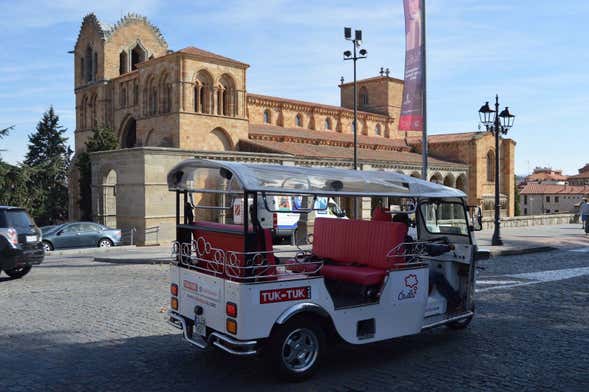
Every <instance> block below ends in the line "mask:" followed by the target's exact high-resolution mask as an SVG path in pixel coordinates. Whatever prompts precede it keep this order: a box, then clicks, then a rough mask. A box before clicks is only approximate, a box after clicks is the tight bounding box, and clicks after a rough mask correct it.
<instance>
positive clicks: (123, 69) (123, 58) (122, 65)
mask: <svg viewBox="0 0 589 392" xmlns="http://www.w3.org/2000/svg"><path fill="white" fill-rule="evenodd" d="M124 73H127V52H125V51H124V50H123V51H122V52H121V54H119V75H122V74H124Z"/></svg>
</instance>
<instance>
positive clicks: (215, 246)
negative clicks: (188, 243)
mask: <svg viewBox="0 0 589 392" xmlns="http://www.w3.org/2000/svg"><path fill="white" fill-rule="evenodd" d="M194 226H195V229H194V230H193V238H194V240H195V241H196V243H197V246H198V247H199V252H200V258H201V259H204V260H210V261H216V260H220V259H221V260H223V258H224V259H226V260H227V268H231V263H230V262H229V258H230V257H231V256H230V252H236V253H237V259H236V261H237V262H236V263H235V264H236V266H237V267H244V266H245V265H246V264H245V256H244V255H243V254H242V253H243V252H244V251H245V238H244V235H243V226H242V225H230V224H222V223H216V222H206V221H199V222H195V223H194ZM250 230H251V227H250ZM205 242H206V243H208V244H210V245H206V248H205ZM207 250H208V251H209V252H207ZM217 250H220V251H222V254H218V252H217ZM272 250H273V247H272V232H271V231H270V229H263V232H262V235H261V236H260V238H259V241H258V244H257V245H256V249H254V250H250V251H253V252H255V251H265V252H272ZM221 255H222V257H221V258H220V256H221ZM257 260H258V259H255V260H254V262H256V261H257ZM261 261H265V264H264V265H263V266H261V267H260V268H254V269H248V270H250V272H252V273H255V274H256V275H260V276H268V275H275V274H276V268H275V267H274V265H275V264H276V258H275V256H274V254H273V253H264V258H263V260H261ZM221 262H222V261H221ZM199 264H200V266H201V267H203V268H205V269H206V270H208V271H211V272H213V271H216V272H217V273H221V271H222V270H223V268H222V266H221V265H218V264H217V263H212V262H211V263H209V262H201V263H199ZM268 266H270V267H268ZM248 270H246V269H244V268H232V269H231V271H230V274H229V275H230V276H227V275H228V274H227V271H226V273H225V274H223V276H224V277H235V276H236V275H237V276H245V275H246V272H247V271H248Z"/></svg>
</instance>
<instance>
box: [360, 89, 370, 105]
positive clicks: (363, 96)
mask: <svg viewBox="0 0 589 392" xmlns="http://www.w3.org/2000/svg"><path fill="white" fill-rule="evenodd" d="M367 105H368V90H367V89H366V87H364V86H362V87H360V106H367Z"/></svg>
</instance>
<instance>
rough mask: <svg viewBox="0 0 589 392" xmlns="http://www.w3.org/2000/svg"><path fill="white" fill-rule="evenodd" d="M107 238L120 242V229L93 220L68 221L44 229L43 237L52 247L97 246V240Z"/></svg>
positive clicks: (115, 242) (115, 243)
mask: <svg viewBox="0 0 589 392" xmlns="http://www.w3.org/2000/svg"><path fill="white" fill-rule="evenodd" d="M102 238H108V239H109V240H110V241H112V243H113V245H115V246H118V245H120V244H121V231H120V230H119V229H110V228H107V227H104V226H102V225H99V224H97V223H93V222H70V223H65V224H62V225H59V226H55V227H52V228H50V229H49V230H47V231H45V232H44V234H43V239H44V240H45V241H48V242H49V243H50V244H51V245H52V246H53V248H54V249H62V248H79V247H94V246H98V241H99V240H100V239H102Z"/></svg>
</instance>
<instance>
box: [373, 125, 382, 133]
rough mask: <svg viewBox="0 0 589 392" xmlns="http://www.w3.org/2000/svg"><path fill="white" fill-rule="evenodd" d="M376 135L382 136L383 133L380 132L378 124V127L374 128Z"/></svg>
mask: <svg viewBox="0 0 589 392" xmlns="http://www.w3.org/2000/svg"><path fill="white" fill-rule="evenodd" d="M374 133H375V134H376V136H380V134H381V133H382V131H381V130H380V124H376V127H375V128H374Z"/></svg>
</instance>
